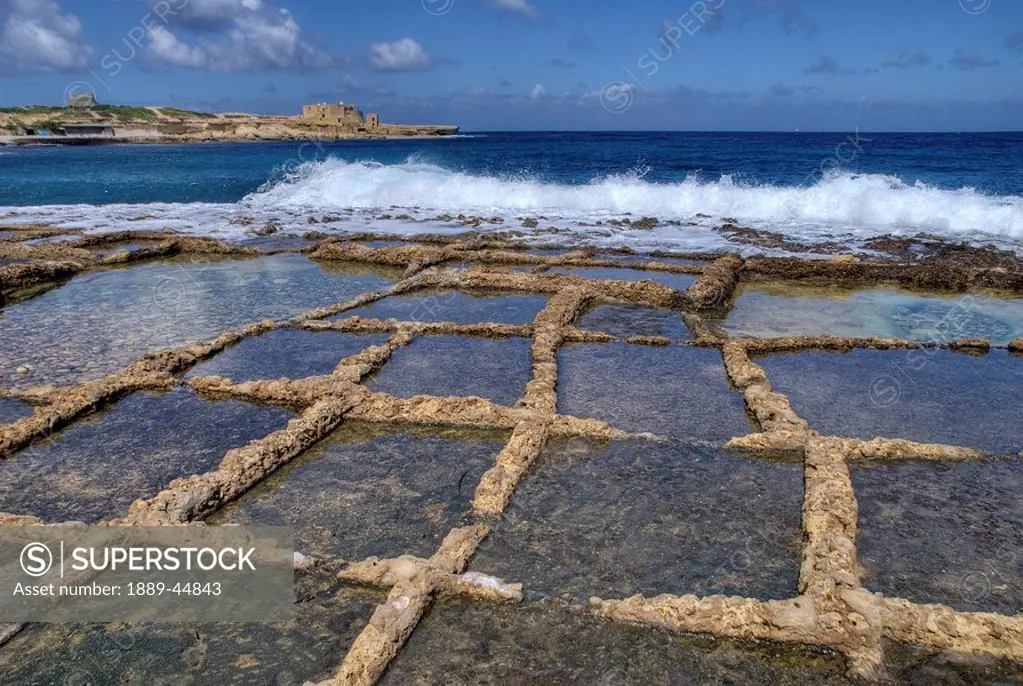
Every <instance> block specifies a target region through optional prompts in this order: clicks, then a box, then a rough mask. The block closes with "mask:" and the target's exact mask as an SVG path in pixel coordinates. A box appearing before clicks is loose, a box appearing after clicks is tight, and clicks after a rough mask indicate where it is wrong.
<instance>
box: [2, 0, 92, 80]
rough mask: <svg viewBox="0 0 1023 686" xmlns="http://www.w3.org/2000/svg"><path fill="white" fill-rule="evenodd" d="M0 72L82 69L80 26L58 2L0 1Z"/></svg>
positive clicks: (85, 51) (84, 50) (84, 52)
mask: <svg viewBox="0 0 1023 686" xmlns="http://www.w3.org/2000/svg"><path fill="white" fill-rule="evenodd" d="M0 21H2V28H0V71H7V70H17V71H21V72H27V71H64V70H71V69H78V68H81V67H83V66H85V64H86V62H87V61H88V59H89V56H90V55H91V54H92V50H91V48H89V46H87V45H84V44H83V43H81V42H80V40H81V37H82V24H81V22H80V21H78V17H76V16H75V15H73V14H66V13H64V11H63V10H62V9H61V6H60V4H59V3H58V2H57V0H0Z"/></svg>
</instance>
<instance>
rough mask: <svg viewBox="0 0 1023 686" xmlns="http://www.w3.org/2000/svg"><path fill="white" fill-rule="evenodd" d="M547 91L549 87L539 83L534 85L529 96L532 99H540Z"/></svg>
mask: <svg viewBox="0 0 1023 686" xmlns="http://www.w3.org/2000/svg"><path fill="white" fill-rule="evenodd" d="M546 93H547V89H546V88H544V87H543V86H542V85H540V84H539V83H538V84H536V85H535V86H533V90H531V91H529V97H530V99H531V100H539V99H540V98H542V97H543V96H544V95H545V94H546Z"/></svg>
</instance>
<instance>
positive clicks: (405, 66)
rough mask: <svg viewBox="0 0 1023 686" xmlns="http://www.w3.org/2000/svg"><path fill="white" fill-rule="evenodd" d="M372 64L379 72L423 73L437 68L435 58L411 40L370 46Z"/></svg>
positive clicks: (405, 39)
mask: <svg viewBox="0 0 1023 686" xmlns="http://www.w3.org/2000/svg"><path fill="white" fill-rule="evenodd" d="M369 52H370V64H371V65H372V67H373V68H374V69H376V70H377V71H421V70H424V69H431V68H433V67H434V66H436V63H435V62H434V60H433V58H432V57H430V55H428V54H427V52H426V51H425V50H423V46H421V45H420V44H419V43H417V42H416V41H414V40H412V39H411V38H402V39H401V40H396V41H394V42H393V43H374V44H373V45H371V46H370V49H369Z"/></svg>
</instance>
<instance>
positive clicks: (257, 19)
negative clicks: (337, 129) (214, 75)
mask: <svg viewBox="0 0 1023 686" xmlns="http://www.w3.org/2000/svg"><path fill="white" fill-rule="evenodd" d="M144 1H145V2H146V3H147V4H148V5H150V7H154V8H155V7H156V6H157V5H158V4H159V2H158V0H144ZM173 7H174V6H173V5H172V8H173ZM163 16H164V21H165V22H166V23H167V25H168V26H169V27H170V28H164V30H162V31H161V30H154V31H152V32H150V39H151V41H150V45H149V52H150V55H151V57H153V58H154V59H155V60H157V61H160V62H164V63H167V64H171V65H175V66H183V67H201V66H209V67H212V68H215V69H224V70H229V71H261V70H274V69H315V68H319V67H326V66H329V65H330V64H331V62H332V60H331V58H330V56H329V55H326V54H324V53H323V52H321V51H320V50H319V49H317V48H316V47H315V46H314V45H312V44H311V43H310V42H309V40H308V39H307V37H306V35H305V33H304V32H303V30H302V28H301V27H300V26H299V25H298V22H296V21H295V18H294V16H292V14H291V12H290V11H288V10H287V9H286V8H284V7H281V6H279V5H276V4H274V3H272V2H266V1H265V0H189V2H188V4H187V5H184V6H182V7H180V8H179V9H176V10H173V13H172V12H167V13H165V15H163ZM179 28H180V29H184V30H186V31H190V32H191V33H193V34H194V38H195V39H196V42H195V44H194V45H190V44H188V43H187V42H185V41H184V40H181V39H180V38H179V37H178V35H177V34H176V33H172V32H171V31H172V30H173V31H178V29H179Z"/></svg>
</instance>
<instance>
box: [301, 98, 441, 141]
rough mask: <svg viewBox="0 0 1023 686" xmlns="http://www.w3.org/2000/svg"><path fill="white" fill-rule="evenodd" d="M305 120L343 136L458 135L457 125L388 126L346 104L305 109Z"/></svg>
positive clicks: (324, 104)
mask: <svg viewBox="0 0 1023 686" xmlns="http://www.w3.org/2000/svg"><path fill="white" fill-rule="evenodd" d="M302 119H303V120H305V121H307V122H310V123H313V124H318V125H321V126H329V127H331V129H332V130H333V131H334V132H335V133H339V134H370V135H373V134H376V135H380V136H450V135H453V134H456V133H458V127H457V126H422V125H408V124H384V123H381V121H380V115H379V114H376V113H375V112H370V113H368V114H363V113H362V110H360V109H359V108H358V107H356V106H355V105H352V104H350V103H344V102H337V103H333V102H321V103H316V104H314V105H303V106H302Z"/></svg>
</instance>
